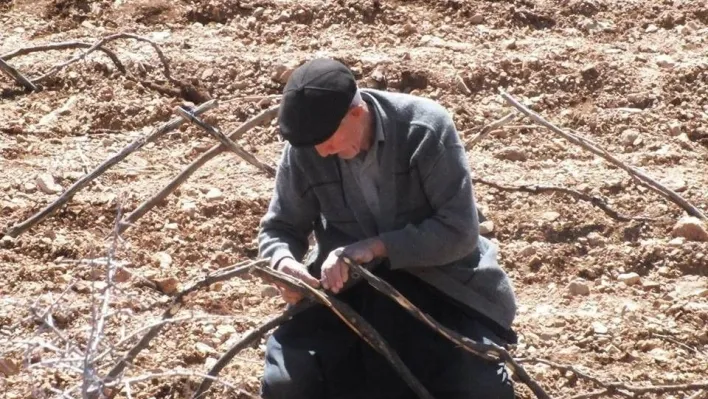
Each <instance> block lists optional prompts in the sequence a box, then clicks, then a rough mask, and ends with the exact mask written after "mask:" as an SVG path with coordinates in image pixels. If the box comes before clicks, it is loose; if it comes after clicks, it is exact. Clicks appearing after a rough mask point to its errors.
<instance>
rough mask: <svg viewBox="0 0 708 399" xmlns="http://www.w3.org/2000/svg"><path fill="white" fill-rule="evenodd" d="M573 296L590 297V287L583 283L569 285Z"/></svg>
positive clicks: (574, 282) (576, 282)
mask: <svg viewBox="0 0 708 399" xmlns="http://www.w3.org/2000/svg"><path fill="white" fill-rule="evenodd" d="M568 291H570V294H571V295H590V286H588V285H587V284H586V283H585V282H583V281H573V282H571V283H570V284H568Z"/></svg>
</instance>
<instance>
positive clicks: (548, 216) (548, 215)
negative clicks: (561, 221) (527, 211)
mask: <svg viewBox="0 0 708 399" xmlns="http://www.w3.org/2000/svg"><path fill="white" fill-rule="evenodd" d="M559 217H560V213H558V212H553V211H551V212H544V213H543V215H541V218H542V219H543V220H547V221H549V222H554V221H556V220H557V219H558V218H559Z"/></svg>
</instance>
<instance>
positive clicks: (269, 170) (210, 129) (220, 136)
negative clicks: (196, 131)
mask: <svg viewBox="0 0 708 399" xmlns="http://www.w3.org/2000/svg"><path fill="white" fill-rule="evenodd" d="M175 113H177V114H178V115H180V116H181V117H183V118H185V119H188V120H190V121H191V122H192V123H194V124H196V125H197V126H199V127H201V128H202V129H203V130H204V131H205V132H207V133H209V134H210V135H212V136H214V137H215V138H216V139H217V140H219V141H220V142H221V144H222V145H225V146H226V147H227V148H228V149H229V150H231V151H233V152H234V153H235V154H236V155H238V156H239V157H241V158H242V159H243V160H245V161H246V162H248V163H250V164H251V165H253V166H255V167H256V168H258V169H260V170H262V171H264V172H265V173H266V174H267V175H268V177H274V176H275V168H273V167H272V166H270V165H267V164H265V163H263V162H262V161H261V160H259V159H258V158H256V157H255V156H254V155H253V154H251V153H249V152H248V151H246V150H244V149H243V148H241V146H240V145H238V144H236V143H234V142H233V141H232V140H231V139H230V138H228V137H226V135H224V133H222V132H221V131H220V130H219V129H217V128H215V127H214V126H211V125H210V124H208V123H206V122H204V121H203V120H201V119H199V117H197V116H195V115H194V114H192V112H191V111H189V110H187V109H186V108H184V107H177V108H176V109H175Z"/></svg>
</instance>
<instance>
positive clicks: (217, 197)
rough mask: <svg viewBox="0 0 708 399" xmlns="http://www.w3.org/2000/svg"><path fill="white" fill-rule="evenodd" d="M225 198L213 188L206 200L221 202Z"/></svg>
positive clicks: (219, 191) (207, 194)
mask: <svg viewBox="0 0 708 399" xmlns="http://www.w3.org/2000/svg"><path fill="white" fill-rule="evenodd" d="M222 198H224V194H223V193H222V192H221V190H219V189H218V188H211V189H209V191H208V192H207V193H206V199H207V200H208V201H219V200H221V199H222Z"/></svg>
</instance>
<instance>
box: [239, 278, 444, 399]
mask: <svg viewBox="0 0 708 399" xmlns="http://www.w3.org/2000/svg"><path fill="white" fill-rule="evenodd" d="M252 273H253V274H254V275H256V276H258V277H260V278H262V279H264V280H266V281H269V282H272V283H278V284H279V285H284V286H286V287H288V288H290V289H292V290H294V291H297V292H298V293H300V294H302V295H305V296H306V297H307V298H310V299H311V300H313V301H317V302H319V303H321V304H323V305H325V306H327V307H328V308H330V310H332V312H334V314H336V315H337V316H338V317H339V318H340V319H341V320H342V321H343V322H344V323H345V324H346V325H347V326H349V328H351V330H352V331H353V332H354V333H356V334H357V335H359V336H360V337H361V338H362V339H363V340H364V341H365V342H366V343H368V344H369V345H370V346H371V347H372V348H373V349H374V350H376V351H377V352H379V353H380V354H381V355H383V356H384V357H385V358H386V360H388V362H389V363H390V364H391V366H392V367H393V368H394V369H395V370H396V371H397V372H398V374H399V375H400V376H401V378H402V379H403V380H404V381H405V382H406V384H408V386H409V387H410V388H411V389H412V390H413V392H415V393H416V396H418V397H419V398H427V399H433V397H432V396H431V395H430V392H428V390H427V389H426V388H425V386H423V384H421V382H420V381H419V380H418V378H416V377H415V375H413V373H412V372H411V371H410V369H409V368H408V366H406V365H405V363H403V361H402V360H401V358H400V357H399V356H398V354H397V353H396V352H395V351H394V350H393V349H391V347H390V346H389V344H388V343H387V342H386V340H385V339H384V338H383V337H382V336H381V334H380V333H379V332H378V331H376V329H374V328H373V327H372V326H371V324H369V322H368V321H366V320H365V319H364V318H362V317H361V316H360V315H359V314H358V313H356V311H354V310H353V309H352V308H351V307H350V306H349V305H347V304H346V303H344V302H342V301H341V300H339V299H337V298H336V297H334V296H330V295H328V294H326V293H325V292H324V291H321V290H318V289H316V288H313V287H310V286H309V285H307V284H306V283H304V282H302V281H301V280H299V279H296V278H293V277H291V276H288V275H286V274H284V273H281V272H278V271H276V270H273V269H271V268H268V267H255V268H253V271H252Z"/></svg>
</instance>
